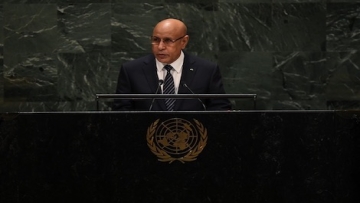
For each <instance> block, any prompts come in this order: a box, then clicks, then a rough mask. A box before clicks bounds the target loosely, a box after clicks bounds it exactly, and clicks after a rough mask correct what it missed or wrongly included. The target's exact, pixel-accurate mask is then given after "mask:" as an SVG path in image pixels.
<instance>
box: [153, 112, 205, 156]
mask: <svg viewBox="0 0 360 203" xmlns="http://www.w3.org/2000/svg"><path fill="white" fill-rule="evenodd" d="M159 121H160V119H157V120H156V121H155V122H153V123H152V124H151V125H150V126H149V128H148V129H147V134H146V140H147V145H148V147H149V148H150V150H151V152H152V153H153V154H155V155H156V156H157V157H158V158H159V159H158V160H159V161H161V162H169V163H172V162H173V161H180V162H182V163H185V162H188V161H195V160H196V158H197V156H198V155H199V154H200V153H201V152H202V150H203V149H204V148H205V146H206V143H207V129H206V128H205V127H204V126H203V125H202V124H201V123H200V122H199V121H198V120H196V119H194V122H195V124H196V127H197V129H198V132H199V134H200V140H199V143H198V144H197V146H196V147H194V148H193V149H191V150H190V151H189V152H188V153H187V154H186V155H184V156H183V157H180V158H174V157H172V156H170V155H169V154H168V153H167V152H166V151H164V150H162V149H160V148H159V147H157V146H156V144H155V142H154V134H155V131H156V128H157V125H158V123H159Z"/></svg>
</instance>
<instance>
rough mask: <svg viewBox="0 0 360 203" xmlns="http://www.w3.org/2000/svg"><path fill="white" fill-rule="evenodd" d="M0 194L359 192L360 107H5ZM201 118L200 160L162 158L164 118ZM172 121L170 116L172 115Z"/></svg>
mask: <svg viewBox="0 0 360 203" xmlns="http://www.w3.org/2000/svg"><path fill="white" fill-rule="evenodd" d="M0 118H1V119H0V180H1V181H0V202H107V203H109V202H189V201H190V202H193V201H196V202H250V203H251V202H254V203H260V202H278V203H281V202H284V203H288V202H324V203H325V202H326V203H329V202H334V203H335V202H359V200H360V196H359V194H358V191H359V189H360V185H359V181H360V176H359V174H358V171H359V170H360V167H359V165H358V161H359V160H360V139H359V138H360V136H359V135H360V112H359V111H240V112H212V113H211V112H209V113H204V112H201V113H195V112H187V113H184V112H175V113H166V112H163V113H141V112H133V113H129V112H123V113H116V112H107V113H106V112H80V113H75V112H73V113H20V114H2V115H1V116H0ZM173 118H181V119H185V120H187V121H190V122H192V121H193V120H194V119H196V120H198V121H199V122H200V123H201V124H202V125H203V127H204V128H206V130H207V136H208V140H207V144H206V146H205V148H204V150H203V151H202V152H201V153H200V154H199V155H198V156H197V160H195V161H193V162H185V163H181V162H180V161H174V162H172V163H168V162H160V161H158V160H157V159H158V157H156V156H155V155H154V154H153V153H152V152H151V151H150V149H149V147H148V146H147V140H146V136H147V133H148V130H149V129H151V126H153V125H154V122H155V121H156V120H157V119H160V122H165V121H167V120H168V119H173ZM165 126H167V125H165Z"/></svg>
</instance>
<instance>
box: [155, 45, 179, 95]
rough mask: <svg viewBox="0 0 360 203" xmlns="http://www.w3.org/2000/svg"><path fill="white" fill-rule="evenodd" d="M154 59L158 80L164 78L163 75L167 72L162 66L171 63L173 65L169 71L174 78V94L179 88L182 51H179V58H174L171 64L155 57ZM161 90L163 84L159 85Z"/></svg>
mask: <svg viewBox="0 0 360 203" xmlns="http://www.w3.org/2000/svg"><path fill="white" fill-rule="evenodd" d="M155 60H156V68H157V75H158V78H159V80H164V79H165V76H166V74H167V71H166V70H165V68H164V66H165V65H171V66H172V67H173V69H172V70H171V71H170V73H171V75H172V76H173V78H174V85H175V94H177V93H178V90H179V84H180V79H181V72H182V68H183V63H184V53H183V52H182V51H181V54H180V56H179V58H178V59H176V60H175V61H174V62H172V63H171V64H163V63H161V62H160V61H158V60H157V59H155ZM161 90H163V85H161Z"/></svg>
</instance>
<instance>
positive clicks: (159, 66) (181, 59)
mask: <svg viewBox="0 0 360 203" xmlns="http://www.w3.org/2000/svg"><path fill="white" fill-rule="evenodd" d="M155 61H156V67H157V70H158V71H162V69H163V68H164V66H165V65H167V64H165V63H161V62H160V61H158V60H157V59H156V58H155ZM183 63H184V53H183V51H181V53H180V56H179V58H178V59H176V60H175V61H174V62H172V63H171V64H168V65H171V66H172V67H173V68H174V69H175V71H176V72H177V73H180V71H181V68H182V65H183Z"/></svg>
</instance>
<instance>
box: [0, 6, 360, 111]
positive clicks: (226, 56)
mask: <svg viewBox="0 0 360 203" xmlns="http://www.w3.org/2000/svg"><path fill="white" fill-rule="evenodd" d="M359 12H360V1H359V0H211V1H209V0H195V1H193V0H133V1H125V0H3V1H1V3H0V27H1V28H2V29H1V31H0V73H1V75H2V77H0V112H18V111H21V112H25V111H26V112H29V111H88V110H94V109H95V104H94V102H95V94H96V93H114V92H115V86H116V81H117V76H118V73H119V69H120V66H121V64H122V63H123V62H125V61H129V60H132V59H134V58H137V57H140V56H143V55H145V54H147V53H149V52H150V44H149V36H150V35H151V32H152V28H153V26H154V25H155V24H156V22H158V21H159V20H162V19H164V18H167V17H174V18H179V19H181V20H183V21H184V22H185V23H186V24H187V25H188V28H189V29H188V30H189V32H188V34H189V35H190V42H189V45H188V47H187V49H186V51H188V52H191V53H194V54H196V55H199V56H201V57H204V58H206V59H209V60H211V61H214V62H217V63H218V64H219V66H220V68H221V72H222V74H223V78H224V85H225V88H226V91H227V93H243V94H249V93H255V94H257V95H258V105H257V108H258V109H261V110H278V109H290V110H308V109H309V110H326V109H360V92H359V90H360V79H359V78H360V69H359V67H360V65H359V64H360V56H359V52H358V50H359V47H360V44H359V39H360V34H359V33H360V17H359V15H358V13H359ZM109 103H110V101H102V102H101V108H102V109H104V110H110V106H111V105H109ZM234 103H236V108H237V109H251V108H252V104H251V102H249V101H245V100H236V101H234Z"/></svg>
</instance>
